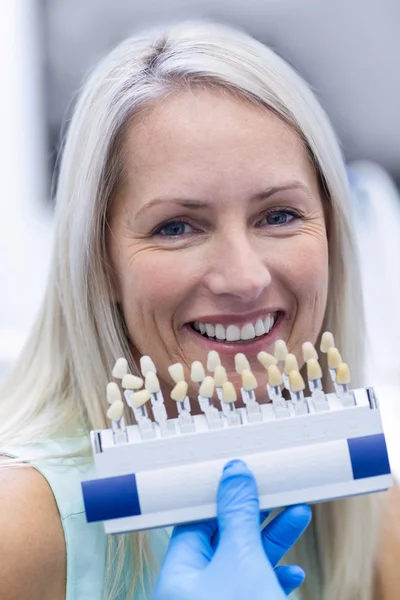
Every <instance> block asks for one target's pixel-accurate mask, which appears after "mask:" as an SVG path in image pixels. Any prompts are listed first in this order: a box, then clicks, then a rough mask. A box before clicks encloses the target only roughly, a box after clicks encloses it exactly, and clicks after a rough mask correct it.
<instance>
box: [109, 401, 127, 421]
mask: <svg viewBox="0 0 400 600" xmlns="http://www.w3.org/2000/svg"><path fill="white" fill-rule="evenodd" d="M123 414H124V403H123V402H122V400H116V401H115V402H113V403H112V404H111V406H110V407H109V409H108V411H107V417H108V418H109V419H111V421H119V420H120V418H121V417H122V415H123Z"/></svg>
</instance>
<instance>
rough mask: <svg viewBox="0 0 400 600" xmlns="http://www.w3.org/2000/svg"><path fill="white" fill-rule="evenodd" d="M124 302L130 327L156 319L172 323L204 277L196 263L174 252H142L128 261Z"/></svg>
mask: <svg viewBox="0 0 400 600" xmlns="http://www.w3.org/2000/svg"><path fill="white" fill-rule="evenodd" d="M125 264H126V267H125V273H124V276H123V278H121V282H120V283H121V285H120V289H121V302H122V308H123V312H124V315H125V319H126V322H127V324H128V327H130V326H134V325H136V324H137V323H138V321H139V320H140V321H142V322H143V323H145V324H146V325H147V326H148V325H149V321H150V320H153V319H156V320H157V325H158V327H159V326H160V325H161V326H162V322H165V323H169V324H170V323H171V320H172V319H173V315H174V313H175V312H176V311H177V310H178V308H180V307H181V305H182V304H183V303H184V302H185V301H186V300H187V299H188V297H190V294H191V293H192V291H193V289H194V288H196V282H197V281H198V280H201V277H202V275H201V274H199V269H198V268H197V267H196V261H194V260H193V258H192V257H188V256H184V254H183V253H179V252H173V251H170V252H169V251H163V252H157V251H153V250H150V249H149V250H147V251H141V252H138V253H136V255H135V256H133V257H131V258H130V260H129V262H128V261H126V262H125Z"/></svg>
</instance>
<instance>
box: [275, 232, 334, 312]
mask: <svg viewBox="0 0 400 600" xmlns="http://www.w3.org/2000/svg"><path fill="white" fill-rule="evenodd" d="M280 264H281V273H282V274H284V275H283V277H284V280H285V283H286V285H287V287H288V288H289V289H290V290H291V291H292V293H293V294H294V295H295V296H296V299H297V301H298V302H299V303H300V302H301V303H307V304H311V305H313V306H314V307H315V308H317V306H316V305H318V306H321V305H322V306H323V308H324V307H325V303H326V296H327V289H328V279H329V257H328V245H327V239H326V237H324V236H318V237H314V236H304V237H301V236H299V238H298V239H297V240H296V239H293V240H292V242H291V243H288V244H287V246H286V249H285V250H284V251H283V252H282V253H281V255H280Z"/></svg>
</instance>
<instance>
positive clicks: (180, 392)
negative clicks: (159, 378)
mask: <svg viewBox="0 0 400 600" xmlns="http://www.w3.org/2000/svg"><path fill="white" fill-rule="evenodd" d="M187 391H188V384H187V383H186V381H178V383H177V384H176V386H175V387H174V389H173V390H172V392H171V394H170V395H171V398H172V400H175V402H183V401H184V399H185V398H186V396H187Z"/></svg>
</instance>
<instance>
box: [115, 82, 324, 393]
mask: <svg viewBox="0 0 400 600" xmlns="http://www.w3.org/2000/svg"><path fill="white" fill-rule="evenodd" d="M124 160H125V164H124V167H125V171H126V178H125V180H124V182H123V184H121V186H120V189H119V191H118V193H117V196H116V198H115V201H114V204H113V206H112V210H111V214H110V228H111V234H110V236H109V240H108V245H109V253H110V259H111V264H112V267H113V269H114V271H115V272H116V274H117V275H116V277H115V300H116V301H118V302H119V303H120V305H121V307H122V311H123V314H124V318H125V321H126V325H127V328H128V331H129V333H130V337H131V342H132V346H133V347H132V350H133V352H134V356H135V357H136V358H138V356H140V355H143V354H149V355H150V356H151V357H152V359H153V361H154V362H155V364H156V366H157V372H158V375H159V378H160V379H161V381H162V382H163V388H164V390H165V391H167V390H168V386H169V385H170V383H171V384H172V380H170V377H169V374H168V371H167V368H168V366H169V365H170V364H172V363H175V362H181V363H184V365H186V366H187V367H189V366H190V364H191V362H192V361H194V360H200V361H202V362H203V364H204V365H205V363H206V359H207V354H208V352H209V351H210V350H217V351H218V352H219V355H220V357H221V360H222V363H223V364H224V366H225V367H226V369H227V371H228V377H229V378H230V379H231V380H232V381H233V382H234V384H235V385H236V386H238V387H240V381H239V380H238V376H237V375H236V373H235V370H234V355H235V354H236V353H237V352H243V353H245V354H246V356H247V358H248V360H249V361H250V364H251V367H252V370H253V371H254V373H255V375H256V377H257V379H258V381H259V383H260V384H265V381H266V377H265V375H266V374H265V370H264V368H263V367H262V366H261V365H260V364H259V363H258V361H257V354H258V352H260V350H266V351H267V352H273V347H274V342H275V341H276V340H277V339H279V338H281V339H283V340H285V341H286V343H287V346H288V348H289V352H293V353H295V354H296V356H297V358H298V360H299V362H300V364H301V363H302V360H301V345H302V343H303V342H305V341H311V342H315V340H316V338H317V335H318V333H319V331H320V328H321V325H322V321H323V316H324V312H325V305H326V299H327V288H328V244H327V235H326V228H325V219H324V211H323V205H322V200H321V195H320V191H319V188H318V183H317V178H316V174H315V172H314V169H313V168H312V166H311V163H310V160H309V158H308V156H307V152H306V150H305V148H304V146H303V144H302V142H301V140H300V138H299V137H298V135H297V134H296V133H295V132H294V131H293V130H292V129H291V128H290V127H289V126H288V125H286V124H285V123H284V122H283V121H282V120H281V119H280V118H278V117H277V116H276V115H275V114H273V113H272V112H270V111H268V110H265V109H262V108H259V107H256V106H254V105H253V104H251V103H250V102H247V101H243V100H240V99H238V98H235V97H233V96H231V95H230V94H228V93H223V92H221V91H207V90H196V91H188V92H185V93H181V94H176V95H172V96H169V97H168V98H167V99H165V100H163V101H162V102H159V103H158V104H157V105H155V107H154V108H152V109H151V110H148V111H147V112H146V113H145V114H144V115H143V114H142V115H141V116H140V118H137V120H136V121H134V122H133V123H131V125H130V129H128V131H127V137H126V147H125V154H124ZM271 325H272V329H270V327H271ZM199 328H200V331H199ZM204 329H205V333H202V331H204ZM207 334H208V335H207ZM217 338H220V339H217ZM223 338H225V339H223ZM187 380H188V381H189V373H187ZM165 400H166V402H167V404H168V403H169V402H170V401H169V396H166V397H165Z"/></svg>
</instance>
